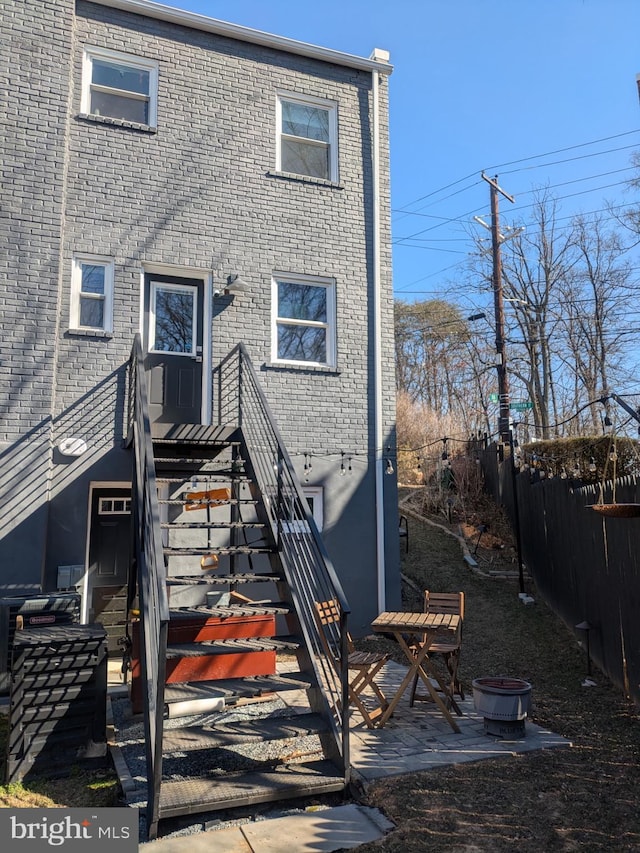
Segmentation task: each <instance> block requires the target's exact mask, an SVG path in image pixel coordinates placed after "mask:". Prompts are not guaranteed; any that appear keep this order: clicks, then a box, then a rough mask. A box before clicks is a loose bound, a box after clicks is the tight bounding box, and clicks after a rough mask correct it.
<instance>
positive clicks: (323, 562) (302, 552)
mask: <svg viewBox="0 0 640 853" xmlns="http://www.w3.org/2000/svg"><path fill="white" fill-rule="evenodd" d="M216 373H217V381H216V383H215V388H216V391H217V414H218V422H219V423H220V424H225V423H226V424H235V425H238V426H240V431H241V435H242V438H243V442H244V444H245V452H246V454H247V456H248V460H249V462H250V464H251V466H252V468H253V473H254V475H255V478H256V482H257V485H258V487H259V489H260V491H261V494H262V498H263V501H264V506H265V510H266V514H267V518H268V521H269V524H270V526H271V529H272V532H273V535H274V537H275V540H276V543H277V548H278V554H279V557H280V560H281V563H282V567H283V571H284V573H285V578H286V580H287V583H288V585H289V588H290V590H291V596H292V600H293V603H294V606H295V608H296V612H297V616H298V620H299V622H300V627H301V630H302V632H303V634H304V638H305V642H306V644H307V648H308V649H309V651H310V652H311V660H312V662H313V665H314V667H315V669H316V674H317V676H318V678H319V681H320V683H321V684H322V685H323V687H324V690H325V692H326V694H328V695H327V696H325V698H326V699H327V701H328V704H329V706H330V708H331V709H332V710H333V714H332V715H331V719H332V721H333V725H334V733H335V735H336V739H337V744H338V750H339V753H340V754H341V756H342V762H343V766H344V772H345V775H346V776H348V773H349V724H348V708H349V701H348V668H347V661H348V644H347V620H348V615H349V613H350V608H349V605H348V603H347V599H346V597H345V595H344V592H343V590H342V585H341V583H340V581H339V579H338V576H337V574H336V571H335V569H334V567H333V564H332V562H331V559H330V557H329V555H328V554H327V551H326V548H325V546H324V543H323V541H322V538H321V536H320V533H319V531H318V528H317V526H316V523H315V521H314V519H313V517H312V515H311V513H310V512H309V506H308V503H307V501H306V499H305V497H304V494H303V492H302V487H301V485H300V482H299V479H298V476H297V474H296V472H295V469H294V467H293V464H292V462H291V459H290V457H289V454H288V453H287V450H286V448H285V445H284V442H283V440H282V436H281V434H280V431H279V429H278V427H277V425H276V422H275V419H274V417H273V414H272V412H271V408H270V406H269V403H268V401H267V398H266V396H265V394H264V391H263V389H262V387H261V385H260V382H259V380H258V376H257V374H256V371H255V368H254V366H253V364H252V362H251V359H250V357H249V354H248V352H247V350H246V348H245V346H244V345H243V344H238V345H237V346H236V347H235V348H234V349H233V350H232V351H231V352H230V353H229V354H228V355H227V357H226V358H224V359H223V360H222V361H221V363H220V364H219V365H218V367H217V368H216ZM328 600H333V601H335V602H336V605H337V608H338V610H339V613H340V618H339V620H338V621H337V622H336V623H335V624H333V625H328V626H325V628H326V631H327V632H328V633H329V634H330V635H331V636H330V638H329V645H330V647H331V648H333V649H335V650H336V651H337V653H338V659H339V661H340V666H339V670H338V671H336V666H335V659H333V660H332V659H331V658H330V657H329V655H328V654H327V651H326V643H323V641H322V638H321V636H320V634H319V626H318V624H317V620H316V610H315V605H316V603H318V602H322V601H328Z"/></svg>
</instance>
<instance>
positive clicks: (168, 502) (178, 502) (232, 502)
mask: <svg viewBox="0 0 640 853" xmlns="http://www.w3.org/2000/svg"><path fill="white" fill-rule="evenodd" d="M158 503H159V504H162V505H164V506H185V505H186V504H193V503H194V501H193V499H191V500H189V499H188V498H164V499H162V498H159V499H158ZM257 503H258V500H257V499H256V498H225V499H220V500H212V501H209V504H210V506H211V509H216V508H217V507H224V506H241V505H243V506H249V505H255V504H257ZM198 504H199V505H201V506H199V507H198V511H199V510H200V509H206V508H207V501H200V500H199V501H198Z"/></svg>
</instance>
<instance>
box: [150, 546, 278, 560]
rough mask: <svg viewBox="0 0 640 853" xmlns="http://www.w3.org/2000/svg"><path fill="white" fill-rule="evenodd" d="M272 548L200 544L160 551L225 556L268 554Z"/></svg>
mask: <svg viewBox="0 0 640 853" xmlns="http://www.w3.org/2000/svg"><path fill="white" fill-rule="evenodd" d="M273 550H274V549H273V548H271V547H270V546H267V545H257V546H252V545H227V546H224V547H218V546H217V545H202V546H200V547H197V548H195V547H188V548H178V547H177V546H174V547H169V548H163V549H162V553H163V554H166V556H167V557H206V556H207V554H220V556H222V557H226V556H228V555H229V554H270V553H271V552H272V551H273Z"/></svg>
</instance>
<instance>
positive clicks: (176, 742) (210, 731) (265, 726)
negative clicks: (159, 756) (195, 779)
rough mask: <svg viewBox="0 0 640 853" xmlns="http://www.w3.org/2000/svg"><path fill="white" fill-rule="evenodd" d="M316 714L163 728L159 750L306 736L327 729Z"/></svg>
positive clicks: (183, 750)
mask: <svg viewBox="0 0 640 853" xmlns="http://www.w3.org/2000/svg"><path fill="white" fill-rule="evenodd" d="M327 729H328V724H327V722H326V720H325V719H324V718H323V717H322V716H321V715H320V714H311V713H309V714H294V715H293V716H291V717H269V718H266V719H255V720H241V721H240V720H239V721H237V722H235V723H224V724H217V723H215V724H213V725H197V726H185V727H184V728H179V729H167V730H166V731H165V733H164V737H163V739H162V749H163V753H165V754H167V753H171V752H187V751H195V750H207V749H221V748H224V747H226V746H232V745H235V744H242V743H250V742H256V741H258V742H260V741H274V740H283V739H291V738H296V737H307V736H309V735H316V734H320V733H322V732H325V731H327Z"/></svg>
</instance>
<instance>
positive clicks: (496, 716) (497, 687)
mask: <svg viewBox="0 0 640 853" xmlns="http://www.w3.org/2000/svg"><path fill="white" fill-rule="evenodd" d="M472 687H473V704H474V705H475V709H476V711H478V713H480V714H482V716H483V717H484V730H485V734H488V735H494V736H495V737H504V738H521V737H524V735H525V730H524V721H525V719H526V717H527V713H528V711H529V706H530V700H531V685H530V684H529V682H528V681H524V680H523V679H522V678H513V677H511V676H508V675H486V676H484V677H482V678H475V679H474V680H473V682H472Z"/></svg>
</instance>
